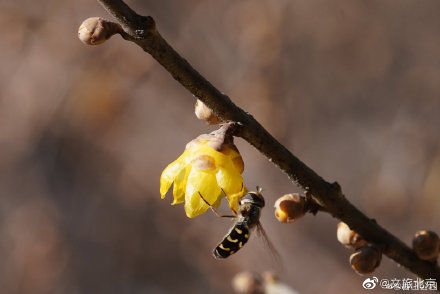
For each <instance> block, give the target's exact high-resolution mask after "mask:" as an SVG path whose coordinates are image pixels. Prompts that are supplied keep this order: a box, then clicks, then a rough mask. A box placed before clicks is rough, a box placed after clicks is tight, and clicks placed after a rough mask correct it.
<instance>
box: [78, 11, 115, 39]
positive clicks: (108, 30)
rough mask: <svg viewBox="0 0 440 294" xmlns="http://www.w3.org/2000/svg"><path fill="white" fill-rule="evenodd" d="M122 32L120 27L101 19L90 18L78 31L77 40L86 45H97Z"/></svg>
mask: <svg viewBox="0 0 440 294" xmlns="http://www.w3.org/2000/svg"><path fill="white" fill-rule="evenodd" d="M121 31H122V27H121V26H120V25H119V24H117V23H114V22H110V21H106V20H104V19H102V18H101V17H90V18H88V19H86V20H85V21H83V23H82V24H81V26H80V27H79V29H78V38H79V39H80V40H81V42H83V43H85V44H87V45H99V44H102V43H104V42H105V41H107V40H108V39H109V38H110V37H111V36H113V35H114V34H117V33H119V32H121Z"/></svg>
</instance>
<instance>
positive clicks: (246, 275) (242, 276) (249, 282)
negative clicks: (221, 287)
mask: <svg viewBox="0 0 440 294" xmlns="http://www.w3.org/2000/svg"><path fill="white" fill-rule="evenodd" d="M232 288H233V289H234V291H235V293H238V294H263V293H264V288H263V282H262V280H261V278H260V277H259V275H257V274H254V273H251V272H241V273H238V274H236V275H235V277H234V278H233V279H232Z"/></svg>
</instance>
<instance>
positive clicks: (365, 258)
mask: <svg viewBox="0 0 440 294" xmlns="http://www.w3.org/2000/svg"><path fill="white" fill-rule="evenodd" d="M336 236H337V238H338V241H339V242H340V243H341V244H342V245H344V246H345V247H347V248H349V249H354V250H356V251H355V252H354V253H353V254H352V255H351V256H350V265H351V267H352V268H353V269H354V270H355V271H356V272H357V273H359V274H361V275H364V274H370V273H372V272H373V271H374V270H375V269H376V268H377V267H378V266H379V265H380V261H381V260H382V250H381V249H380V248H378V247H377V246H375V245H371V244H367V241H365V239H364V238H362V236H361V235H359V234H358V233H357V232H355V231H353V230H351V229H350V227H349V226H348V225H347V224H346V223H344V222H340V223H339V224H338V229H337V232H336Z"/></svg>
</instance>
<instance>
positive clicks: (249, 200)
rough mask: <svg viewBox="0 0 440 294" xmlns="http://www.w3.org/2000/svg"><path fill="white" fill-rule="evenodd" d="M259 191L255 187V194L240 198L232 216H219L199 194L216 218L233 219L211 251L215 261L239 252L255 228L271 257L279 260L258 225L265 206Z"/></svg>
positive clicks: (251, 193) (259, 189)
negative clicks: (232, 222) (230, 225)
mask: <svg viewBox="0 0 440 294" xmlns="http://www.w3.org/2000/svg"><path fill="white" fill-rule="evenodd" d="M261 191H262V189H261V188H259V187H258V186H257V189H256V191H255V192H248V193H247V194H245V195H244V196H243V197H241V199H240V200H239V203H238V210H237V211H234V210H232V209H231V210H232V212H233V213H234V215H220V214H219V213H218V212H217V210H216V209H215V208H214V207H213V206H212V205H210V204H209V203H208V202H207V201H206V200H205V199H204V198H203V196H202V195H201V194H200V193H199V195H200V197H201V198H202V199H203V201H204V202H205V203H206V204H207V205H209V207H210V208H211V210H212V211H213V212H214V213H215V215H217V216H218V217H230V218H234V219H235V220H234V224H233V226H232V227H231V229H230V230H229V232H228V233H227V234H226V235H225V237H224V238H223V240H222V241H221V242H220V243H219V244H218V245H217V246H216V247H215V249H214V250H213V255H214V257H215V258H216V259H223V258H227V257H229V256H231V255H232V254H234V253H236V252H237V251H238V250H240V249H241V248H242V247H243V246H244V244H246V243H247V241H248V240H249V236H250V233H251V230H252V229H253V228H254V227H256V228H257V232H258V233H259V234H260V235H261V237H262V238H263V239H264V241H265V243H266V245H267V246H268V247H269V249H270V251H271V253H272V255H273V257H274V258H275V259H277V260H279V255H278V252H277V251H276V249H275V248H274V246H273V245H272V243H271V242H270V241H269V239H268V238H267V235H266V233H265V231H264V229H263V227H262V226H261V223H260V214H261V209H262V208H263V207H264V204H265V202H264V198H263V195H262V194H261Z"/></svg>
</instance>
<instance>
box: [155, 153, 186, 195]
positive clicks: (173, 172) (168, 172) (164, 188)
mask: <svg viewBox="0 0 440 294" xmlns="http://www.w3.org/2000/svg"><path fill="white" fill-rule="evenodd" d="M181 169H182V162H181V158H180V157H179V158H178V159H177V160H175V161H173V162H172V163H170V164H169V165H168V166H167V167H166V168H165V169H164V170H163V172H162V175H161V176H160V195H161V197H162V199H163V198H165V194H166V193H167V192H168V190H169V189H170V187H171V184H172V183H173V181H174V179H175V178H176V176H177V175H178V174H179V172H180V171H181Z"/></svg>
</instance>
